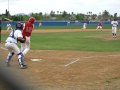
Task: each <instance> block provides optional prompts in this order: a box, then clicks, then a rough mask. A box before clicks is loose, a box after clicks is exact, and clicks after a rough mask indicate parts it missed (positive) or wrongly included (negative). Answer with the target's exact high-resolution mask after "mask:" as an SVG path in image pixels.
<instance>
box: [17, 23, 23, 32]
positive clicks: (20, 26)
mask: <svg viewBox="0 0 120 90" xmlns="http://www.w3.org/2000/svg"><path fill="white" fill-rule="evenodd" d="M17 29H19V30H22V29H23V24H22V23H20V22H18V23H17V24H16V30H17Z"/></svg>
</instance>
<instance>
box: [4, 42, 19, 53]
mask: <svg viewBox="0 0 120 90" xmlns="http://www.w3.org/2000/svg"><path fill="white" fill-rule="evenodd" d="M5 47H6V48H7V49H8V50H9V52H14V53H15V54H16V55H17V54H19V53H20V49H19V48H18V46H17V44H15V43H10V42H7V43H5Z"/></svg>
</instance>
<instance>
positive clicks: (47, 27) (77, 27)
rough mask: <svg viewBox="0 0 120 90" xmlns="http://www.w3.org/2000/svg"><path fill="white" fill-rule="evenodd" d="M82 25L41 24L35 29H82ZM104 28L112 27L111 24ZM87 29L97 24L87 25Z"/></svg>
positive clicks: (94, 27)
mask: <svg viewBox="0 0 120 90" xmlns="http://www.w3.org/2000/svg"><path fill="white" fill-rule="evenodd" d="M81 28H82V26H40V27H35V29H40V30H41V29H81ZM103 28H104V29H111V26H104V27H103ZM87 29H96V25H93V26H89V25H88V26H87Z"/></svg>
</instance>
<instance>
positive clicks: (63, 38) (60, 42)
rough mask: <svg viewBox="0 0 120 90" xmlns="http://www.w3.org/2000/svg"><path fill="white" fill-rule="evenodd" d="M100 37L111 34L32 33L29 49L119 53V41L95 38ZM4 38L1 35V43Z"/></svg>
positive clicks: (4, 36)
mask: <svg viewBox="0 0 120 90" xmlns="http://www.w3.org/2000/svg"><path fill="white" fill-rule="evenodd" d="M101 35H111V32H64V33H63V32H59V33H55V32H54V33H33V35H32V37H31V49H33V50H78V51H96V52H120V39H111V40H110V39H109V40H108V39H104V38H97V36H101ZM6 37H7V35H5V34H4V35H2V41H5V39H6ZM111 37H112V36H111Z"/></svg>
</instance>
